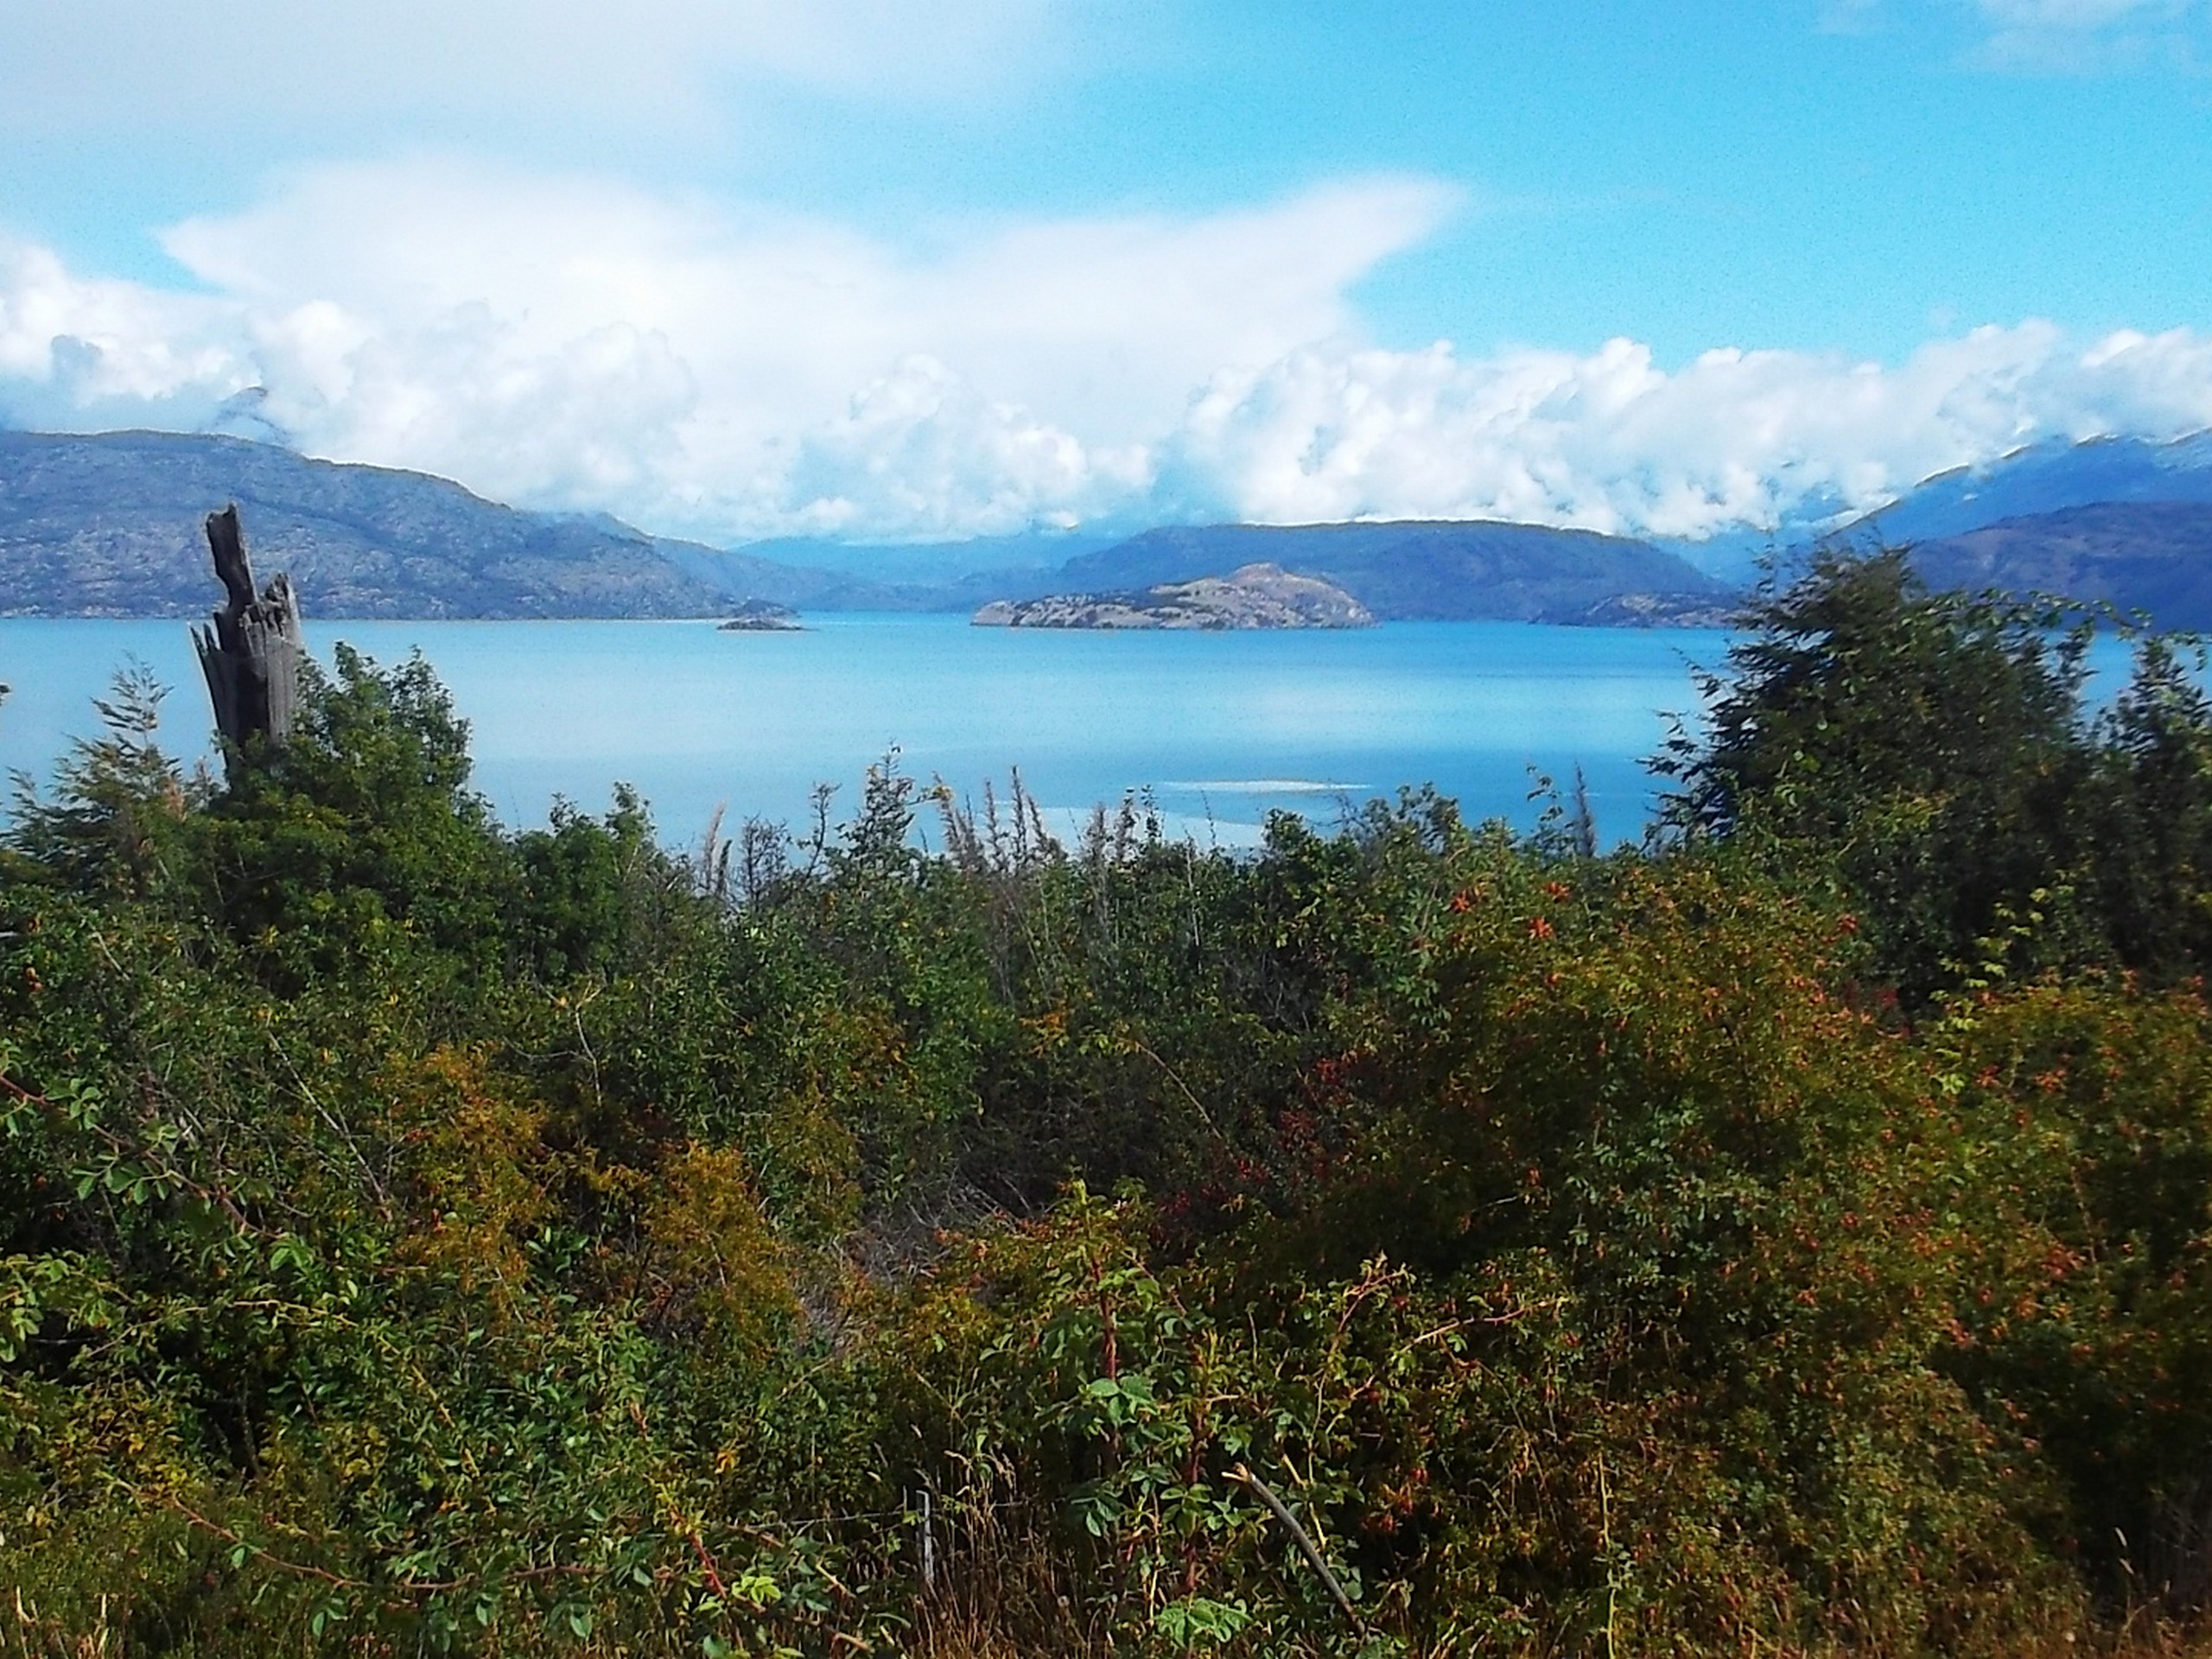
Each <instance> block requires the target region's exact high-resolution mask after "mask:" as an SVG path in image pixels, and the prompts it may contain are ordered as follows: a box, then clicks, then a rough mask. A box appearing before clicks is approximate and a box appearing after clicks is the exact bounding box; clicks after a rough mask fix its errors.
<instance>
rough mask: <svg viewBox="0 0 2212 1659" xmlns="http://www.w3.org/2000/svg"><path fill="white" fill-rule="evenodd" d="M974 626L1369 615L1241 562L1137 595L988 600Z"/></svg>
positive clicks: (1342, 599) (1325, 585)
mask: <svg viewBox="0 0 2212 1659" xmlns="http://www.w3.org/2000/svg"><path fill="white" fill-rule="evenodd" d="M970 620H972V621H973V622H974V624H975V626H977V627H979V628H1109V629H1120V628H1191V629H1205V630H1209V631H1217V632H1218V631H1224V630H1227V629H1231V628H1365V627H1372V626H1374V624H1375V615H1374V613H1372V612H1371V611H1370V610H1369V609H1368V608H1367V607H1365V606H1364V605H1363V604H1361V603H1360V602H1359V601H1357V600H1356V599H1354V598H1353V597H1352V596H1351V594H1348V593H1346V592H1345V591H1344V589H1343V588H1339V587H1338V586H1337V585H1336V583H1334V582H1324V581H1322V580H1321V579H1320V578H1319V577H1318V576H1298V575H1292V574H1291V573H1290V572H1289V571H1287V570H1285V569H1283V568H1282V567H1281V565H1279V564H1247V565H1243V566H1241V567H1240V568H1239V569H1236V570H1233V571H1231V572H1230V574H1229V575H1225V576H1200V577H1198V579H1197V580H1195V581H1192V582H1163V583H1161V584H1160V585H1159V586H1157V587H1154V588H1145V589H1143V590H1142V591H1141V592H1137V593H1125V594H1046V595H1045V596H1044V597H1043V598H1041V599H1029V600H1022V601H1013V600H1004V599H1001V600H994V601H992V602H991V603H989V604H988V605H986V606H984V607H982V609H981V610H979V611H977V612H976V614H975V616H974V617H973V618H972V619H970Z"/></svg>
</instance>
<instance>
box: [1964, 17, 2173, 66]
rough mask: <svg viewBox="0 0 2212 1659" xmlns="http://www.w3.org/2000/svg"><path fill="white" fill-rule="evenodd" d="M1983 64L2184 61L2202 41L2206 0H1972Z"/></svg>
mask: <svg viewBox="0 0 2212 1659" xmlns="http://www.w3.org/2000/svg"><path fill="white" fill-rule="evenodd" d="M1975 9H1976V10H1978V11H1979V12H1980V16H1981V20H1982V22H1983V24H1984V26H1985V28H1986V30H1987V33H1986V36H1985V37H1984V39H1983V40H1982V41H1981V43H1980V46H1979V47H1978V48H1976V50H1975V51H1974V54H1973V61H1974V62H1975V63H1977V64H1979V65H1980V66H1981V67H1986V68H1995V69H2005V70H2022V71H2028V72H2033V73H2060V74H2086V73H2096V72H2099V71H2102V70H2107V69H2114V68H2131V67H2159V66H2171V65H2177V64H2181V63H2185V62H2187V61H2189V60H2191V59H2192V58H2193V57H2195V56H2196V54H2197V52H2198V51H2199V50H2200V49H2201V48H2202V37H2203V24H2204V22H2205V19H2206V10H2207V9H2206V6H2205V4H2204V0H1975Z"/></svg>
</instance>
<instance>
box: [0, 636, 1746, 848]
mask: <svg viewBox="0 0 2212 1659" xmlns="http://www.w3.org/2000/svg"><path fill="white" fill-rule="evenodd" d="M807 620H808V624H809V631H808V632H804V633H792V634H760V633H722V632H718V631H717V630H716V629H715V627H714V626H713V625H712V624H711V623H699V622H331V623H315V622H312V621H311V622H309V624H308V639H309V643H310V645H312V646H313V647H314V649H315V652H316V654H317V655H318V656H319V657H321V658H322V659H323V660H324V661H325V662H326V663H327V661H328V659H329V652H330V647H331V645H332V644H333V643H334V641H336V640H339V639H344V640H346V641H347V642H348V643H350V644H352V645H356V646H358V647H359V648H360V649H361V650H363V651H365V652H367V653H368V654H369V655H370V656H372V657H373V658H376V659H378V661H379V662H397V661H399V660H401V659H403V658H405V656H406V655H407V653H408V652H410V651H412V650H415V649H417V648H419V649H420V650H421V651H422V652H423V655H424V656H425V657H427V658H429V661H430V663H431V664H432V665H433V666H434V667H435V669H436V671H437V672H438V674H439V676H440V677H441V678H442V680H443V681H444V682H445V683H446V684H447V686H448V687H449V688H450V689H451V690H452V692H453V695H454V701H455V702H456V704H457V705H458V707H459V709H460V710H461V713H462V714H463V715H466V716H467V719H468V720H469V721H470V722H471V724H472V727H473V728H474V746H473V747H474V754H475V757H476V766H477V770H476V783H477V786H478V787H479V788H480V789H481V790H482V791H484V793H485V794H486V795H487V796H488V797H489V798H491V800H492V801H493V803H494V804H495V805H496V806H497V808H498V809H499V812H500V814H501V816H502V817H504V818H505V819H506V820H507V822H509V823H517V824H521V823H537V822H540V821H542V820H543V817H544V816H545V813H546V810H547V809H548V806H549V804H550V802H551V800H552V799H553V798H554V797H555V796H556V794H558V795H563V796H566V797H568V798H570V799H572V800H574V801H575V802H576V803H577V804H580V805H582V806H583V807H585V808H587V809H590V810H597V809H598V808H600V807H601V806H602V805H604V804H605V803H606V801H607V796H608V791H609V789H610V787H611V786H612V785H613V783H614V782H615V781H616V780H618V779H619V780H621V781H624V782H627V783H630V784H633V785H636V786H637V787H638V788H639V790H640V791H642V792H643V793H644V794H645V797H646V798H647V799H648V800H650V801H651V802H652V807H653V810H654V816H655V817H656V819H657V820H658V823H659V825H660V828H661V831H662V834H663V836H664V838H666V839H667V840H669V841H671V842H689V841H690V840H692V839H694V838H696V836H697V835H698V834H699V832H700V830H701V829H702V828H703V827H704V825H705V824H706V823H707V821H708V819H709V816H710V815H711V814H712V813H713V812H714V811H715V810H716V808H717V807H721V808H725V809H726V810H727V812H728V820H729V822H730V823H733V824H734V823H736V822H737V821H739V820H740V819H742V818H744V817H748V816H760V817H769V818H777V819H783V820H786V821H788V822H791V823H794V824H797V823H801V822H803V821H804V819H805V817H806V816H807V810H808V805H807V803H808V798H809V794H810V791H811V789H812V787H813V786H814V785H816V784H817V782H827V783H832V784H836V785H840V790H839V794H838V797H837V800H838V802H839V803H840V804H845V803H849V802H851V801H852V800H853V799H854V798H855V797H856V795H857V793H858V790H859V785H860V782H861V778H862V777H863V775H864V773H865V772H866V769H867V768H868V766H869V765H870V763H871V762H874V761H876V760H880V759H881V758H882V757H883V756H884V755H885V753H887V751H888V750H889V749H891V748H892V747H894V746H895V747H897V748H898V750H899V765H900V766H902V767H903V768H904V769H905V770H906V771H907V772H911V773H912V774H914V775H915V776H917V777H918V778H920V779H924V780H925V781H926V780H928V779H931V778H932V777H937V776H941V777H942V778H943V779H944V780H945V781H946V782H947V783H948V784H950V785H952V787H953V788H954V789H955V790H957V791H960V792H962V793H963V794H966V795H969V796H970V797H971V798H980V795H981V791H982V785H983V784H984V782H985V780H986V779H991V780H995V782H996V783H997V785H999V786H1000V788H1001V790H1003V788H1004V785H1005V782H1006V779H1007V773H1008V772H1009V770H1010V769H1013V768H1016V767H1018V768H1019V769H1020V773H1021V777H1022V779H1023V782H1024V783H1025V785H1027V787H1028V789H1029V791H1030V792H1031V793H1032V794H1033V795H1034V796H1035V797H1036V798H1038V799H1039V801H1040V802H1042V803H1043V804H1045V805H1046V807H1047V808H1048V809H1050V810H1052V811H1053V812H1055V813H1056V814H1058V815H1059V817H1060V821H1061V822H1063V823H1072V822H1074V821H1075V820H1076V819H1077V818H1079V817H1082V816H1084V815H1086V814H1087V813H1088V810H1089V809H1090V805H1091V804H1093V803H1095V802H1099V801H1108V802H1111V801H1116V800H1119V799H1120V798H1121V797H1122V795H1123V794H1124V793H1125V792H1126V791H1132V790H1142V789H1149V790H1151V791H1153V792H1154V797H1155V798H1156V800H1157V803H1158V804H1159V807H1160V810H1161V811H1162V813H1163V815H1164V816H1165V817H1166V818H1167V819H1168V821H1169V823H1170V825H1171V827H1172V828H1173V829H1175V830H1176V831H1178V832H1180V833H1189V834H1192V835H1194V836H1197V837H1198V839H1199V840H1200V841H1201V842H1219V843H1221V844H1223V845H1246V844H1249V843H1250V842H1252V841H1253V840H1254V839H1255V836H1256V834H1257V830H1258V826H1259V825H1260V823H1262V821H1263V819H1264V818H1265V817H1266V815H1267V813H1268V811H1269V810H1271V809H1274V808H1278V807H1287V808H1290V809H1293V810H1298V811H1301V812H1304V813H1306V814H1307V815H1308V816H1309V817H1314V818H1316V819H1318V820H1319V821H1321V822H1323V823H1328V822H1332V821H1333V820H1334V819H1335V818H1336V817H1337V816H1338V813H1339V812H1340V811H1341V810H1343V804H1344V802H1347V801H1357V800H1360V799H1363V798H1367V797H1370V796H1372V795H1376V794H1389V793H1391V792H1393V791H1395V790H1396V789H1397V788H1398V786H1400V785H1409V784H1422V783H1433V784H1434V785H1436V786H1437V787H1438V788H1440V789H1441V790H1443V791H1445V792H1446V793H1447V794H1449V795H1452V796H1454V797H1455V798H1458V799H1459V802H1460V803H1461V805H1462V808H1463V810H1465V812H1466V813H1467V815H1468V816H1469V817H1478V818H1479V817H1505V818H1507V819H1510V820H1511V821H1512V822H1514V823H1518V824H1522V825H1527V824H1529V823H1532V822H1533V821H1534V820H1535V817H1536V815H1537V812H1538V811H1539V810H1540V804H1532V803H1531V801H1530V800H1529V791H1530V788H1531V783H1532V779H1533V776H1534V775H1535V774H1537V773H1543V774H1548V775H1549V776H1551V777H1553V778H1555V779H1560V780H1561V782H1562V784H1565V783H1567V782H1569V781H1571V779H1573V773H1574V768H1575V767H1576V766H1578V765H1579V766H1581V768H1582V769H1583V772H1584V774H1585V776H1586V779H1588V783H1589V788H1590V794H1591V799H1592V806H1593V810H1595V812H1596V815H1597V817H1598V822H1599V828H1600V829H1601V830H1602V832H1603V833H1604V834H1605V836H1606V837H1607V838H1608V839H1614V838H1619V837H1632V836H1636V835H1637V834H1638V833H1639V832H1640V830H1641V829H1642V827H1643V822H1644V819H1645V817H1646V815H1647V812H1648V810H1649V800H1650V794H1651V779H1650V778H1649V775H1648V774H1647V773H1646V772H1644V771H1643V766H1642V764H1641V762H1642V760H1643V758H1644V757H1646V756H1648V755H1649V754H1651V753H1654V752H1655V751H1656V749H1657V748H1658V747H1659V745H1660V744H1661V742H1662V741H1663V740H1664V738H1665V737H1666V735H1667V731H1668V725H1667V721H1666V718H1665V713H1666V711H1670V710H1671V711H1683V710H1688V709H1694V707H1695V705H1696V696H1695V692H1694V687H1693V684H1692V680H1691V664H1709V665H1711V664H1719V662H1720V661H1721V658H1722V655H1723V651H1724V648H1725V644H1726V639H1725V636H1723V635H1721V634H1719V633H1717V632H1702V631H1688V630H1683V631H1670V630H1655V631H1649V632H1646V631H1642V630H1634V629H1601V628H1559V627H1542V626H1535V625H1530V624H1522V623H1504V622H1455V623H1395V624H1391V625H1389V626H1383V627H1379V628H1373V629H1364V630H1360V631H1357V632H1249V633H1166V632H1139V633H1122V634H1113V633H1085V632H1052V631H1030V630H1013V629H1003V628H973V627H970V626H968V624H967V621H966V620H965V619H964V618H960V617H934V616H922V617H917V616H868V615H838V616H819V617H810V618H808V619H807ZM134 658H135V659H137V660H138V661H141V662H143V663H144V664H147V665H148V666H149V668H151V669H152V670H153V671H155V673H156V675H157V676H158V677H160V678H161V679H162V681H163V682H164V683H167V684H168V685H169V686H171V687H173V688H174V690H173V693H172V695H171V696H170V697H169V699H168V703H167V705H166V719H165V721H164V724H163V733H162V735H163V741H164V742H165V744H166V745H167V746H168V747H169V748H170V749H171V750H172V751H173V752H175V753H182V754H184V755H187V756H188V757H189V756H194V755H198V754H200V753H204V752H205V751H206V747H207V727H208V724H209V716H208V713H207V696H206V692H205V690H204V688H203V687H202V685H201V683H200V674H199V668H198V665H197V664H195V663H194V660H193V656H192V650H191V646H190V644H189V642H188V639H187V637H186V632H185V625H184V624H183V623H182V622H181V621H127V622H115V621H91V620H27V619H0V682H5V683H8V684H10V685H11V686H13V687H14V690H13V693H12V695H11V696H10V697H9V699H8V701H7V702H6V703H5V704H4V705H0V767H4V768H8V769H23V770H28V771H30V772H36V773H40V774H41V775H42V774H43V773H44V772H46V771H47V769H48V767H49V766H51V765H52V762H53V760H54V758H55V757H56V756H57V755H58V754H60V753H62V752H63V750H64V749H65V748H66V747H67V742H68V741H69V739H70V738H71V737H73V736H77V735H83V734H87V733H89V732H91V731H92V730H93V729H94V727H95V721H94V716H93V715H92V706H91V699H92V697H93V696H98V695H99V693H100V692H101V691H102V690H104V688H105V685H106V684H107V682H108V680H109V678H110V677H111V675H112V674H113V673H114V671H116V670H117V669H118V668H119V667H121V666H123V665H124V664H125V663H126V662H128V661H130V660H131V659H134Z"/></svg>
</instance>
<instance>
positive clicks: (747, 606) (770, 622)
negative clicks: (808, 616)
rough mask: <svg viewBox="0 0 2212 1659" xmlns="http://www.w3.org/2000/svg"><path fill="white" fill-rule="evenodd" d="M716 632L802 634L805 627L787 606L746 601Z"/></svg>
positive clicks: (795, 613)
mask: <svg viewBox="0 0 2212 1659" xmlns="http://www.w3.org/2000/svg"><path fill="white" fill-rule="evenodd" d="M718 632H722V633H804V632H806V626H805V624H804V623H803V622H801V621H800V620H798V612H797V611H795V610H793V609H791V607H790V606H788V605H778V604H776V603H774V602H773V601H770V600H766V599H748V600H746V601H743V602H742V603H741V604H740V605H739V606H738V607H737V608H736V609H735V610H734V611H732V612H731V613H730V617H729V620H728V621H727V622H725V623H723V624H722V625H721V628H720V629H719V630H718Z"/></svg>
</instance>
